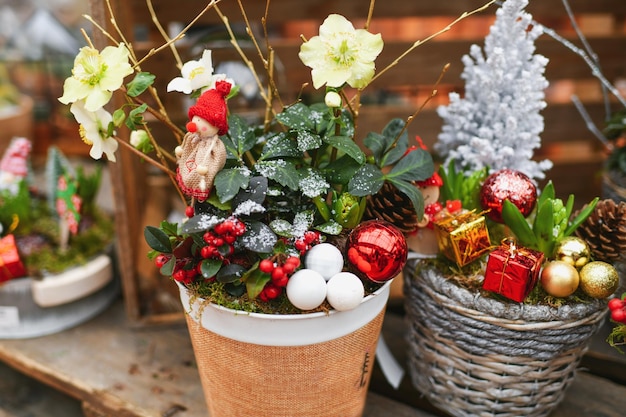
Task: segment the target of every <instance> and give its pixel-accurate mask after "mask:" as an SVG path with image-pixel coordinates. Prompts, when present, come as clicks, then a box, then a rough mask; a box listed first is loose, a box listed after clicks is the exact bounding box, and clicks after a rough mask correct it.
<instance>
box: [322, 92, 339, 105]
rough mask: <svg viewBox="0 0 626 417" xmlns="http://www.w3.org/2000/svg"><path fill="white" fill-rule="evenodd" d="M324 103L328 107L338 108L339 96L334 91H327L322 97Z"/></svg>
mask: <svg viewBox="0 0 626 417" xmlns="http://www.w3.org/2000/svg"><path fill="white" fill-rule="evenodd" d="M324 102H325V103H326V105H327V106H328V107H333V108H336V107H340V106H341V96H340V95H339V94H338V93H337V92H336V91H327V92H326V95H325V96H324Z"/></svg>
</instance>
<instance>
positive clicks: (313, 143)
mask: <svg viewBox="0 0 626 417" xmlns="http://www.w3.org/2000/svg"><path fill="white" fill-rule="evenodd" d="M295 133H296V140H297V142H298V150H299V151H300V152H301V153H303V152H306V151H309V150H311V149H318V148H319V147H320V146H321V145H322V138H320V137H319V136H318V135H317V134H315V133H312V132H310V131H308V130H304V129H302V130H296V131H295Z"/></svg>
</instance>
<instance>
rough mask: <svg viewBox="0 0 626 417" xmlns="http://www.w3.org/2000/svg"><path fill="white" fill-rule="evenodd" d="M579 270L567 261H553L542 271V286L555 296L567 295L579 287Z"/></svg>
mask: <svg viewBox="0 0 626 417" xmlns="http://www.w3.org/2000/svg"><path fill="white" fill-rule="evenodd" d="M579 282H580V277H579V275H578V271H577V270H576V268H574V267H573V266H572V265H571V264H569V263H567V262H565V261H552V262H550V263H548V264H547V265H546V266H545V267H544V268H543V270H542V271H541V286H542V287H543V289H544V290H545V291H546V292H547V293H548V294H550V295H552V296H554V297H567V296H569V295H572V294H573V293H574V291H576V289H577V288H578V283H579Z"/></svg>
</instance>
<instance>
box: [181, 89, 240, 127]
mask: <svg viewBox="0 0 626 417" xmlns="http://www.w3.org/2000/svg"><path fill="white" fill-rule="evenodd" d="M231 87H232V86H231V84H230V83H229V82H228V81H218V82H217V83H215V88H211V89H210V90H207V91H205V92H204V93H202V95H201V96H200V97H199V98H198V101H197V102H196V104H194V105H193V106H191V107H190V108H189V119H190V120H191V119H192V118H193V116H199V117H202V118H203V119H204V120H206V121H207V122H209V123H211V124H212V125H213V126H215V127H216V128H218V129H219V130H218V132H217V134H218V135H224V134H226V132H228V108H227V107H226V99H225V98H226V96H227V95H228V93H230V88H231Z"/></svg>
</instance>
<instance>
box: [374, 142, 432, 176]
mask: <svg viewBox="0 0 626 417" xmlns="http://www.w3.org/2000/svg"><path fill="white" fill-rule="evenodd" d="M433 172H435V165H434V164H433V158H432V156H431V155H430V153H428V152H426V151H425V150H423V149H416V150H414V151H412V152H409V153H408V154H407V155H406V156H405V157H404V158H402V159H400V161H398V163H397V164H396V165H394V167H393V169H392V170H391V171H390V172H389V173H388V174H385V178H387V179H392V178H393V179H396V180H401V181H423V180H425V179H427V178H430V176H431V175H433Z"/></svg>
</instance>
